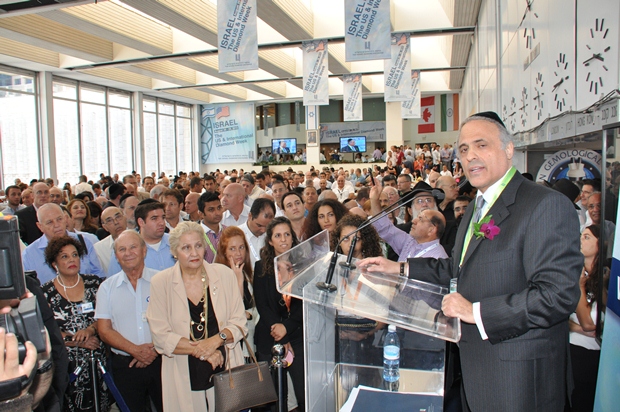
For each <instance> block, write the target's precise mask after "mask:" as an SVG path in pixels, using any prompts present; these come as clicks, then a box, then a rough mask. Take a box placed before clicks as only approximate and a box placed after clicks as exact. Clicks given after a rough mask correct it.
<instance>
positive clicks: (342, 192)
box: [332, 175, 355, 203]
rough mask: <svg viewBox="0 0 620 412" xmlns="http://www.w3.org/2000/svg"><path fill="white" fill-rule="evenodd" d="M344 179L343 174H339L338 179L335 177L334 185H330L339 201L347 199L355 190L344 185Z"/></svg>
mask: <svg viewBox="0 0 620 412" xmlns="http://www.w3.org/2000/svg"><path fill="white" fill-rule="evenodd" d="M345 180H346V179H345V178H344V175H339V176H338V179H336V187H335V188H334V187H333V186H332V191H333V192H334V193H335V194H336V197H338V201H339V202H340V203H342V202H344V201H345V200H347V199H348V198H349V195H350V194H351V193H354V192H355V190H353V189H352V188H350V187H347V186H345Z"/></svg>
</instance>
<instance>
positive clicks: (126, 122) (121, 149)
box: [108, 96, 133, 176]
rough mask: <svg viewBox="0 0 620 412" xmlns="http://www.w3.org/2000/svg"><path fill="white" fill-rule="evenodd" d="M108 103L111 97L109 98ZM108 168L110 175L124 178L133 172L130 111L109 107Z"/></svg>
mask: <svg viewBox="0 0 620 412" xmlns="http://www.w3.org/2000/svg"><path fill="white" fill-rule="evenodd" d="M110 102H112V97H111V96H110ZM108 118H109V122H110V124H109V130H110V166H111V168H112V173H118V175H119V176H124V175H126V174H129V173H131V171H132V170H133V145H132V143H131V142H132V139H131V110H128V109H121V108H118V107H110V109H109V116H108Z"/></svg>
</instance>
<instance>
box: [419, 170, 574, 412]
mask: <svg viewBox="0 0 620 412" xmlns="http://www.w3.org/2000/svg"><path fill="white" fill-rule="evenodd" d="M473 209H474V202H471V204H470V205H469V207H468V209H467V211H466V213H465V215H464V216H463V224H461V225H460V227H459V230H458V234H457V237H456V244H455V246H454V251H453V255H452V257H451V258H448V259H440V260H434V259H410V260H409V267H410V272H409V276H410V277H415V278H417V279H421V280H425V281H428V282H433V283H440V284H444V285H447V284H448V283H449V281H450V279H451V278H454V277H458V291H459V293H461V294H462V295H463V296H464V297H465V298H466V299H467V300H469V301H470V302H472V303H473V302H480V314H481V318H482V322H483V324H484V329H485V332H486V334H487V335H488V340H482V338H481V337H480V333H479V331H478V328H477V326H476V325H475V324H468V323H464V322H462V323H461V331H462V334H461V341H460V345H459V346H460V353H461V368H462V373H463V375H462V376H463V385H464V389H465V395H466V398H467V401H468V404H469V406H470V407H471V409H472V410H488V411H491V410H492V411H515V412H517V411H526V410H532V411H533V410H536V411H543V410H544V411H563V408H564V402H565V399H566V393H567V390H569V389H571V388H572V379H571V376H570V368H569V366H570V365H569V364H568V362H569V358H568V356H569V353H568V347H569V346H568V345H569V343H568V317H569V315H570V314H571V313H572V312H573V311H574V310H575V308H576V306H577V302H578V301H579V297H580V291H579V276H580V274H581V268H582V267H583V257H582V255H581V252H580V243H579V222H578V219H577V214H576V213H575V211H574V207H573V205H572V204H571V203H570V201H569V200H568V198H566V197H565V196H562V194H560V193H558V192H554V191H553V190H549V189H547V188H544V187H542V186H540V185H537V184H535V183H533V182H530V181H528V180H525V179H524V178H523V177H522V176H521V175H520V174H519V173H517V174H516V175H515V176H514V177H513V178H512V180H511V181H510V182H509V183H508V185H507V186H506V188H505V189H504V191H503V192H502V194H501V195H500V197H499V198H498V199H497V201H496V202H495V204H494V205H493V206H492V207H491V209H490V210H489V212H488V214H490V215H492V217H493V219H494V221H495V224H496V225H497V226H499V228H500V229H501V232H500V233H499V234H498V235H497V236H496V237H495V238H494V239H493V240H489V239H475V238H473V239H472V240H471V242H470V243H469V247H468V249H467V252H466V254H465V258H464V260H463V265H462V267H461V268H460V269H459V262H460V258H461V251H462V250H463V245H464V238H465V233H466V231H467V226H468V225H467V224H465V222H469V221H471V217H472V214H473Z"/></svg>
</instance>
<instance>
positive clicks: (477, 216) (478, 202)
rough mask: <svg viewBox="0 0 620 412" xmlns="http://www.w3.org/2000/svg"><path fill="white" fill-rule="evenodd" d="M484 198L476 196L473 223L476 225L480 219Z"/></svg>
mask: <svg viewBox="0 0 620 412" xmlns="http://www.w3.org/2000/svg"><path fill="white" fill-rule="evenodd" d="M484 203H485V202H484V197H482V196H478V197H477V198H476V213H474V223H478V222H479V221H480V218H481V217H482V209H483V208H484Z"/></svg>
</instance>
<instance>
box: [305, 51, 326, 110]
mask: <svg viewBox="0 0 620 412" xmlns="http://www.w3.org/2000/svg"><path fill="white" fill-rule="evenodd" d="M302 51H303V65H304V87H303V89H304V106H311V105H317V106H323V105H328V104H329V78H328V76H327V40H312V41H305V42H303V43H302Z"/></svg>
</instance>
